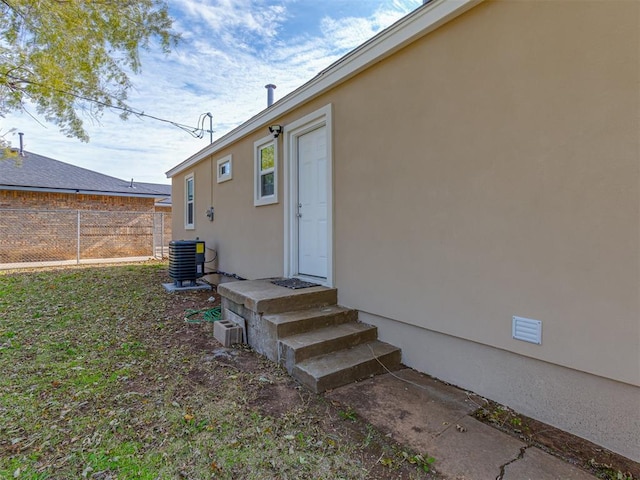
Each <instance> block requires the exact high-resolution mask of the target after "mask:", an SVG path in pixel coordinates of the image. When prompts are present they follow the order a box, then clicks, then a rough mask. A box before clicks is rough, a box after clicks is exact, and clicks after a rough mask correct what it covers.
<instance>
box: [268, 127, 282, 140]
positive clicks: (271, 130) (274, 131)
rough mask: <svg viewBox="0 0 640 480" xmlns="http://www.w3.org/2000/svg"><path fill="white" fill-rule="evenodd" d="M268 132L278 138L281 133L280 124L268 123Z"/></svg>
mask: <svg viewBox="0 0 640 480" xmlns="http://www.w3.org/2000/svg"><path fill="white" fill-rule="evenodd" d="M269 133H272V134H273V138H278V136H279V135H280V134H281V133H282V125H269Z"/></svg>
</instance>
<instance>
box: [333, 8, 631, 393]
mask: <svg viewBox="0 0 640 480" xmlns="http://www.w3.org/2000/svg"><path fill="white" fill-rule="evenodd" d="M639 7H640V4H639V3H637V2H496V3H492V2H491V3H485V4H481V5H479V6H478V7H476V8H474V9H472V10H471V11H470V12H468V13H467V14H465V15H463V16H462V17H460V18H458V19H457V20H455V21H453V22H452V23H449V24H447V25H446V26H445V27H443V28H441V29H439V30H437V31H435V32H434V33H433V34H431V35H430V36H428V37H427V38H426V39H424V41H421V42H418V43H416V44H414V45H413V46H411V47H409V48H407V49H405V50H403V51H401V52H400V53H398V54H396V55H395V56H394V57H392V58H391V59H389V60H387V61H386V62H383V63H382V64H380V65H379V66H378V67H376V68H372V69H370V70H369V71H367V72H365V73H364V74H362V75H360V76H359V77H357V78H356V79H354V80H353V81H352V82H350V83H348V84H345V85H343V86H342V87H341V88H340V89H339V90H338V91H337V92H335V94H334V95H333V96H332V101H333V103H334V120H333V121H334V125H335V129H336V133H335V137H334V145H335V167H334V168H335V204H336V212H335V225H336V226H335V232H336V245H337V248H336V274H335V278H336V282H337V286H338V288H339V292H340V300H341V302H343V303H346V304H348V305H349V306H352V307H356V308H359V309H362V310H365V311H368V312H372V313H375V314H377V315H381V316H383V317H387V318H395V319H400V320H402V321H404V322H407V323H412V324H415V325H418V326H423V327H425V328H429V329H431V330H435V331H439V332H443V333H447V334H449V335H453V336H458V337H461V338H466V339H470V340H473V341H476V342H480V343H484V344H487V345H492V346H495V347H499V348H503V349H507V350H512V351H515V352H518V353H521V354H523V355H526V356H532V357H536V358H539V359H542V360H546V361H550V362H553V363H558V364H561V365H564V366H568V367H571V368H576V369H579V370H583V371H587V372H590V373H593V374H596V375H602V376H606V377H609V378H613V379H616V380H620V381H623V382H628V383H631V384H635V385H640V356H639V352H640V350H639V341H640V300H639V292H640V280H639V272H640V256H639V247H640V241H639V231H640V230H639V226H640V224H639V221H640V210H639V207H640V200H639V181H640V175H639V158H640V157H639V151H638V145H639V144H638V142H639V140H638V139H639V131H640V129H639V123H638V112H639V111H640V103H639V101H638V96H639V92H640V88H639V72H640V68H639V67H640V41H639V36H638V32H639V31H640V28H639V27H640V25H639V18H640V17H639ZM387 127H391V128H387ZM513 315H518V316H523V317H527V318H533V319H538V320H541V321H542V322H543V343H542V345H540V346H538V345H533V344H527V343H524V342H521V341H516V340H513V339H512V338H511V318H512V316H513Z"/></svg>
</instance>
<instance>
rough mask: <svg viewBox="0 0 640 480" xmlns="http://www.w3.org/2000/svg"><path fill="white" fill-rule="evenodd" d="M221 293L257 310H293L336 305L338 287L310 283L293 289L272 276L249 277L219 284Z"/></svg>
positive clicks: (269, 312) (266, 312)
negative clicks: (253, 278) (269, 278)
mask: <svg viewBox="0 0 640 480" xmlns="http://www.w3.org/2000/svg"><path fill="white" fill-rule="evenodd" d="M218 294H219V295H220V296H222V297H224V298H225V299H227V300H228V301H230V302H233V303H235V304H237V305H241V306H243V307H244V308H246V309H248V310H249V311H250V312H253V313H257V314H274V313H282V312H290V311H293V310H299V309H301V308H309V307H320V306H325V305H335V304H336V303H337V301H338V290H337V289H335V288H327V287H310V288H301V289H298V290H292V289H290V288H284V287H279V286H278V285H274V284H273V283H271V282H270V281H268V280H247V281H242V282H230V283H223V284H220V285H218Z"/></svg>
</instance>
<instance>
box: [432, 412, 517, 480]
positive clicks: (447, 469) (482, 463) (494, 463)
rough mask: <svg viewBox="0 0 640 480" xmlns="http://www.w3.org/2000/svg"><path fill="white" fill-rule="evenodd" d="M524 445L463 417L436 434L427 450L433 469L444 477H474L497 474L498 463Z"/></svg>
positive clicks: (502, 462) (510, 459)
mask: <svg viewBox="0 0 640 480" xmlns="http://www.w3.org/2000/svg"><path fill="white" fill-rule="evenodd" d="M458 426H460V427H461V429H458V428H457V427H458ZM461 430H462V431H461ZM524 447H525V443H523V442H521V441H519V440H517V439H515V438H513V437H510V436H509V435H507V434H505V433H503V432H501V431H499V430H496V429H495V428H493V427H490V426H488V425H485V424H484V423H481V422H479V421H478V420H476V419H475V418H472V417H465V418H463V419H461V420H459V421H458V422H457V423H456V424H455V425H452V426H450V427H449V428H448V429H447V430H445V431H444V432H443V433H442V434H441V435H439V436H437V437H436V438H435V439H434V441H433V443H432V444H431V445H430V447H429V449H428V450H427V452H428V453H429V455H431V456H432V457H434V458H435V459H436V463H435V464H434V467H435V468H436V470H437V471H438V472H440V473H442V474H444V475H445V476H447V477H448V478H455V479H456V480H462V479H465V480H466V479H469V480H471V479H473V480H478V479H493V478H498V477H499V474H500V471H501V467H502V466H503V465H505V464H506V463H509V462H510V461H512V460H514V459H515V458H517V457H518V455H519V454H520V449H521V448H524Z"/></svg>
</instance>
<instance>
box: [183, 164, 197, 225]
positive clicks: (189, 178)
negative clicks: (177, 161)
mask: <svg viewBox="0 0 640 480" xmlns="http://www.w3.org/2000/svg"><path fill="white" fill-rule="evenodd" d="M189 182H191V193H192V197H193V198H192V199H191V200H189ZM189 205H191V223H189ZM184 228H185V230H193V229H195V228H196V181H195V177H194V175H193V173H190V174H189V175H187V176H185V177H184Z"/></svg>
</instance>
